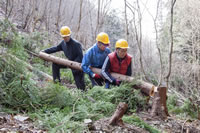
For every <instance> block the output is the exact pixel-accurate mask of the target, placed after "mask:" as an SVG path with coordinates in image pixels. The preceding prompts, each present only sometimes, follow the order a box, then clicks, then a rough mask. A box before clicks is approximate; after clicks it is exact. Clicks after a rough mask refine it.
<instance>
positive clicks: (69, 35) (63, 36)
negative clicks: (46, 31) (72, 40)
mask: <svg viewBox="0 0 200 133" xmlns="http://www.w3.org/2000/svg"><path fill="white" fill-rule="evenodd" d="M61 36H62V37H67V36H71V34H69V35H61Z"/></svg>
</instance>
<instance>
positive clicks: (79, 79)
mask: <svg viewBox="0 0 200 133" xmlns="http://www.w3.org/2000/svg"><path fill="white" fill-rule="evenodd" d="M60 35H61V36H62V37H63V41H61V42H60V44H58V45H57V46H54V47H51V48H48V49H46V50H43V52H45V53H48V54H51V53H55V52H58V51H63V52H64V54H65V56H66V57H67V58H68V59H69V60H71V61H75V62H79V63H81V61H82V58H83V52H82V46H81V44H80V43H79V42H78V41H76V40H74V39H73V38H71V30H70V28H69V27H67V26H63V27H62V28H61V30H60ZM60 68H67V67H66V66H63V65H59V64H56V63H53V64H52V71H53V80H54V81H55V80H58V81H59V82H60V81H61V80H60ZM71 70H72V73H73V76H74V80H75V83H76V86H77V88H79V89H81V90H85V82H84V73H83V72H82V71H78V70H74V69H71Z"/></svg>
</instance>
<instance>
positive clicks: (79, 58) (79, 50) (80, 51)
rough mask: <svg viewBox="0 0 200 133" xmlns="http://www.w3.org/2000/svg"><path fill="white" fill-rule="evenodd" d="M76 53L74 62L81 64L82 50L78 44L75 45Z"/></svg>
mask: <svg viewBox="0 0 200 133" xmlns="http://www.w3.org/2000/svg"><path fill="white" fill-rule="evenodd" d="M76 52H77V57H76V58H75V60H74V61H76V62H79V63H81V61H82V59H83V50H82V46H81V44H80V43H78V44H77V47H76Z"/></svg>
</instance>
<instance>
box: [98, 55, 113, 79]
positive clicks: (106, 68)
mask: <svg viewBox="0 0 200 133" xmlns="http://www.w3.org/2000/svg"><path fill="white" fill-rule="evenodd" d="M109 68H110V59H109V57H108V56H107V57H106V59H105V61H104V63H103V67H102V69H101V74H102V75H103V77H104V78H105V79H107V80H108V81H109V82H110V83H112V82H113V80H115V78H113V77H112V76H111V75H110V73H109Z"/></svg>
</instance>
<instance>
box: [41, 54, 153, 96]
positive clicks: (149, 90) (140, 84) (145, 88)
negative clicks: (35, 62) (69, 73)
mask: <svg viewBox="0 0 200 133" xmlns="http://www.w3.org/2000/svg"><path fill="white" fill-rule="evenodd" d="M39 57H40V58H42V59H44V60H46V61H50V62H54V63H57V64H61V65H64V66H67V67H69V68H73V69H77V70H80V71H82V68H81V63H78V62H74V61H70V60H67V59H63V58H59V57H55V56H53V55H50V54H47V53H44V52H40V53H39ZM91 70H92V71H93V72H94V73H97V74H101V69H98V68H93V67H91ZM111 75H112V76H113V77H114V78H116V79H118V80H120V81H127V82H132V81H135V80H136V79H134V78H133V77H130V76H126V75H122V74H118V73H111ZM134 88H136V89H137V88H140V89H141V90H142V92H143V93H145V94H146V95H148V96H153V95H154V88H155V86H154V85H153V84H151V83H147V82H145V81H142V80H137V83H136V85H134Z"/></svg>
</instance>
